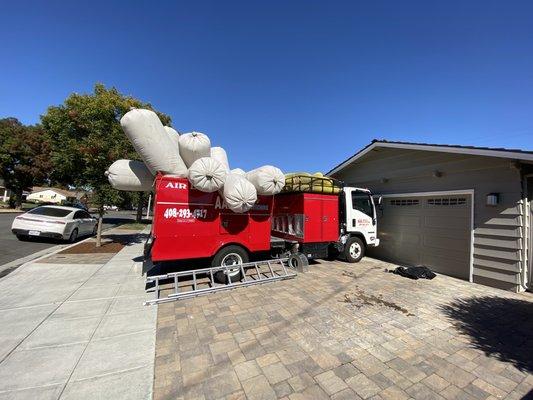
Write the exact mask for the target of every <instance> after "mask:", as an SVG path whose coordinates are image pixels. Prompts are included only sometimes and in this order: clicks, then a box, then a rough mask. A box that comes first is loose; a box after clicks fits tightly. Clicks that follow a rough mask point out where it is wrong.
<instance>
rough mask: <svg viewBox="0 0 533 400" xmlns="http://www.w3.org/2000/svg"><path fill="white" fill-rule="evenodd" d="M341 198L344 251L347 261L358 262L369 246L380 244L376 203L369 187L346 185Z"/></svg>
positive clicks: (341, 230) (341, 232) (341, 229)
mask: <svg viewBox="0 0 533 400" xmlns="http://www.w3.org/2000/svg"><path fill="white" fill-rule="evenodd" d="M341 198H342V200H341V226H340V234H341V237H340V242H341V243H342V244H343V247H344V248H343V249H342V251H343V253H344V256H345V258H346V260H347V261H349V262H358V261H359V260H360V259H361V258H363V256H364V253H365V250H366V248H367V247H369V246H371V247H376V246H378V245H379V239H378V237H377V232H378V222H377V213H376V205H375V204H374V199H373V197H372V193H371V192H370V190H368V189H362V188H355V187H344V188H343V193H341ZM379 203H381V197H380V198H379V199H378V204H379Z"/></svg>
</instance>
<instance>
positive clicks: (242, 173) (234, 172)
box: [230, 168, 246, 176]
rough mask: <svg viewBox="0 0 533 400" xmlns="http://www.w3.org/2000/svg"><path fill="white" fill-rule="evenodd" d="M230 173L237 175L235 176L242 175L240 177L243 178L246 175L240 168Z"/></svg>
mask: <svg viewBox="0 0 533 400" xmlns="http://www.w3.org/2000/svg"><path fill="white" fill-rule="evenodd" d="M230 173H232V174H237V175H242V176H245V175H246V172H244V170H243V169H240V168H234V169H232V170H231V171H230Z"/></svg>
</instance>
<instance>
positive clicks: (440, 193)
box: [378, 189, 474, 282]
mask: <svg viewBox="0 0 533 400" xmlns="http://www.w3.org/2000/svg"><path fill="white" fill-rule="evenodd" d="M456 194H466V195H470V196H471V200H470V271H469V277H468V281H469V282H473V281H474V189H465V190H443V191H437V192H414V193H387V194H381V195H380V196H381V197H383V198H385V197H421V196H446V195H456ZM378 231H379V221H378Z"/></svg>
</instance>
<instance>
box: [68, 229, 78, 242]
mask: <svg viewBox="0 0 533 400" xmlns="http://www.w3.org/2000/svg"><path fill="white" fill-rule="evenodd" d="M77 239H78V228H74V230H73V231H72V232H70V237H69V238H68V241H69V243H74V242H75V241H76V240H77Z"/></svg>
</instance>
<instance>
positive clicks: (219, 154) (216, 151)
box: [211, 147, 229, 172]
mask: <svg viewBox="0 0 533 400" xmlns="http://www.w3.org/2000/svg"><path fill="white" fill-rule="evenodd" d="M211 158H214V159H215V160H217V161H218V162H220V163H221V164H222V165H223V166H224V167H225V168H226V171H228V172H229V162H228V155H227V154H226V150H224V149H223V148H222V147H211Z"/></svg>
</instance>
